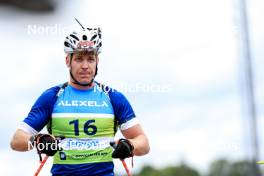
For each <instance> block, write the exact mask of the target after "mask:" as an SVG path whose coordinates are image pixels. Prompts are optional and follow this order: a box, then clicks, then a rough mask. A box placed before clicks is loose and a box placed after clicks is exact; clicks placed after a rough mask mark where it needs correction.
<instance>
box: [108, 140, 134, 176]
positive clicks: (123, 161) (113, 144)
mask: <svg viewBox="0 0 264 176" xmlns="http://www.w3.org/2000/svg"><path fill="white" fill-rule="evenodd" d="M110 145H111V146H112V147H113V148H114V149H115V148H116V146H117V144H116V143H115V142H114V141H111V142H110ZM120 161H121V162H122V164H123V166H124V168H125V170H126V173H127V175H128V176H132V174H131V172H130V171H129V169H128V167H127V164H126V162H125V159H120Z"/></svg>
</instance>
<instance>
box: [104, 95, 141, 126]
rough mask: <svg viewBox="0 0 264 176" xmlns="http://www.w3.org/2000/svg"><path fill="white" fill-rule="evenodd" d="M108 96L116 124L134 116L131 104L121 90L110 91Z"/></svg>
mask: <svg viewBox="0 0 264 176" xmlns="http://www.w3.org/2000/svg"><path fill="white" fill-rule="evenodd" d="M109 97H110V99H111V103H112V106H113V109H114V112H115V116H116V118H117V122H118V125H122V124H124V123H126V122H128V121H130V120H132V119H133V118H135V117H136V115H135V113H134V111H133V108H132V106H131V104H130V103H129V101H128V100H127V98H126V97H125V96H124V95H123V94H122V93H121V92H118V91H116V90H115V91H112V92H110V93H109Z"/></svg>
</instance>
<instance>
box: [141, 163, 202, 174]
mask: <svg viewBox="0 0 264 176" xmlns="http://www.w3.org/2000/svg"><path fill="white" fill-rule="evenodd" d="M137 176H200V174H199V172H198V171H196V170H195V169H192V168H190V167H189V166H187V165H185V164H182V165H180V166H169V167H165V168H162V169H155V168H153V167H151V166H145V167H143V168H142V169H141V171H140V172H139V173H138V174H137Z"/></svg>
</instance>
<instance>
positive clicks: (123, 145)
mask: <svg viewBox="0 0 264 176" xmlns="http://www.w3.org/2000/svg"><path fill="white" fill-rule="evenodd" d="M110 145H111V146H112V147H113V148H114V149H115V150H114V151H113V153H112V157H113V158H120V159H121V160H123V159H125V158H129V157H132V156H134V152H133V151H134V146H133V145H132V144H131V143H130V142H129V140H127V139H119V141H118V142H117V144H116V143H115V142H111V143H110Z"/></svg>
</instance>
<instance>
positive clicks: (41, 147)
mask: <svg viewBox="0 0 264 176" xmlns="http://www.w3.org/2000/svg"><path fill="white" fill-rule="evenodd" d="M30 142H31V143H32V145H33V146H34V147H36V148H37V151H38V153H39V154H42V153H44V154H46V155H48V156H53V155H55V153H56V152H57V151H58V150H59V146H58V141H57V140H56V139H55V137H53V136H52V135H50V134H37V135H35V136H31V138H30Z"/></svg>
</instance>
